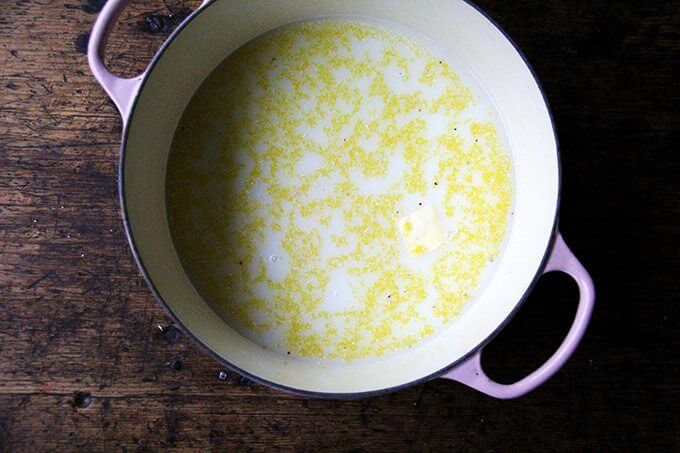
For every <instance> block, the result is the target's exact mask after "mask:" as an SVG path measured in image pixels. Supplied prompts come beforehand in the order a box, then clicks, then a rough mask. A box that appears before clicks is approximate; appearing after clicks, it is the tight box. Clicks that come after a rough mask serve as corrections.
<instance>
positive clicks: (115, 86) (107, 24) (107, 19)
mask: <svg viewBox="0 0 680 453" xmlns="http://www.w3.org/2000/svg"><path fill="white" fill-rule="evenodd" d="M126 4H127V0H109V1H107V2H106V4H105V5H104V7H103V8H102V11H101V12H100V13H99V16H98V17H97V20H96V21H95V23H94V27H92V33H90V41H89V43H88V45H87V61H88V63H89V64H90V70H91V71H92V74H94V77H95V78H96V79H97V81H98V82H99V84H100V85H101V86H102V87H103V88H104V90H105V91H106V93H107V94H108V95H109V96H110V97H111V99H112V100H113V103H114V104H116V107H118V111H119V112H120V115H121V116H122V117H123V123H125V122H126V121H127V118H128V115H129V113H130V107H131V106H132V99H133V98H134V97H135V94H137V90H138V89H139V86H140V85H141V84H142V80H143V79H144V75H145V73H146V71H144V72H143V73H141V74H140V75H138V76H137V77H132V78H130V79H125V78H122V77H118V76H116V75H114V74H113V73H111V71H109V70H108V69H107V68H106V65H105V64H104V49H105V48H106V42H107V41H108V40H109V35H110V34H111V30H113V26H114V24H115V23H116V19H118V16H120V13H121V12H122V11H123V8H125V5H126Z"/></svg>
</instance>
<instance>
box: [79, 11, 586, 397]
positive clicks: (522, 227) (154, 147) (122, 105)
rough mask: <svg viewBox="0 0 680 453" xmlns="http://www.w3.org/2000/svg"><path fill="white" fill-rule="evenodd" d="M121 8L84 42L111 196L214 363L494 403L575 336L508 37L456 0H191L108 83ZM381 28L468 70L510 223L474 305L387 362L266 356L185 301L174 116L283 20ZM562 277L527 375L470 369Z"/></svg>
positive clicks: (521, 64)
mask: <svg viewBox="0 0 680 453" xmlns="http://www.w3.org/2000/svg"><path fill="white" fill-rule="evenodd" d="M125 3H126V1H125V0H109V1H108V3H107V4H106V5H105V6H104V8H103V10H102V12H101V14H100V16H99V17H98V19H97V21H96V23H95V25H94V29H93V31H92V35H91V37H90V42H89V48H88V58H89V63H90V67H91V69H92V72H93V73H94V75H95V77H96V78H97V80H98V81H99V83H101V85H102V86H103V87H104V89H105V90H106V92H107V93H108V94H109V96H111V98H112V99H113V101H114V102H115V104H116V106H117V107H118V109H119V110H120V113H121V116H122V119H123V124H124V132H123V140H122V151H121V165H120V183H119V184H120V185H119V187H120V199H121V204H122V208H123V215H124V221H125V227H126V231H127V234H128V238H129V240H130V244H131V246H132V250H133V253H134V256H135V258H136V260H137V262H138V264H139V266H140V268H141V270H142V273H143V274H144V276H145V278H146V280H147V282H148V284H149V286H150V287H151V289H152V291H153V292H154V294H155V296H156V298H157V299H158V300H159V301H160V302H161V304H162V305H163V306H164V307H165V308H166V309H167V311H168V312H169V314H170V315H171V316H172V317H173V318H174V319H175V320H176V322H177V323H178V324H179V325H181V326H183V328H184V330H185V331H186V332H187V334H189V335H190V336H191V337H192V338H194V340H196V342H198V343H199V344H200V345H202V346H203V347H204V348H205V349H206V350H208V351H209V352H211V353H212V354H213V355H214V356H215V357H216V358H217V359H218V360H219V361H220V362H222V363H224V364H225V365H227V366H228V367H230V368H232V369H234V370H236V371H238V372H240V373H241V374H243V375H245V376H247V377H249V378H252V379H254V380H256V381H259V382H263V383H265V384H268V385H271V386H273V387H276V388H280V389H284V390H288V391H294V392H299V393H303V394H306V395H317V396H331V397H355V396H363V395H373V394H379V393H383V392H387V391H390V390H396V389H399V388H403V387H406V386H409V385H414V384H416V383H419V382H423V381H425V380H428V379H433V378H437V377H443V378H448V379H453V380H456V381H459V382H462V383H464V384H466V385H468V386H470V387H472V388H474V389H476V390H479V391H480V392H483V393H486V394H488V395H491V396H494V397H497V398H514V397H518V396H521V395H523V394H525V393H527V392H529V391H531V390H533V389H535V388H537V387H538V386H540V385H541V384H542V383H544V382H545V381H546V380H547V379H549V378H550V377H551V376H552V375H553V374H554V373H555V372H557V370H558V369H559V368H560V367H561V366H562V365H563V364H564V363H565V361H566V360H567V359H568V358H569V356H570V355H571V354H572V352H573V351H574V349H575V348H576V346H577V345H578V343H579V341H580V340H581V337H582V336H583V333H584V331H585V330H586V326H587V324H588V321H589V319H590V315H591V312H592V309H593V303H594V296H595V293H594V288H593V283H592V280H591V278H590V276H589V275H588V273H587V272H586V270H585V269H584V268H583V266H581V264H580V263H579V261H578V260H577V259H576V257H575V256H574V255H573V254H572V253H571V251H570V250H569V248H568V247H567V245H566V244H565V243H564V241H563V239H562V237H561V236H560V234H559V232H558V231H557V214H558V205H559V198H560V167H559V155H558V146H557V139H556V136H555V130H554V127H553V123H552V120H551V116H550V112H549V110H548V106H547V104H546V101H545V99H544V96H543V93H542V91H541V88H540V87H539V84H538V82H537V80H536V78H535V77H534V74H533V73H532V71H531V69H530V67H529V66H528V64H527V62H526V61H525V60H524V58H523V57H522V55H521V53H520V52H519V50H518V49H517V48H516V47H515V46H514V45H513V44H512V42H511V41H510V40H509V39H508V37H507V36H506V35H505V34H504V33H503V32H502V31H501V30H500V29H499V28H498V27H497V26H496V25H495V24H494V23H493V22H492V21H491V20H490V19H489V18H488V17H486V16H485V15H484V14H483V13H481V12H480V11H479V10H478V9H476V8H475V7H474V6H472V5H470V4H469V3H467V2H465V1H463V0H417V1H416V0H390V1H388V0H326V1H310V0H285V1H284V0H249V1H247V2H245V1H239V0H215V1H213V2H204V3H203V4H202V5H201V6H200V7H199V8H198V10H197V11H195V12H194V13H193V14H192V15H191V16H189V17H188V18H187V19H186V20H185V21H184V22H183V23H182V24H181V25H180V26H179V27H178V29H177V30H176V31H175V32H174V33H173V34H172V36H171V37H170V38H169V39H168V40H167V42H166V43H165V44H164V45H163V46H162V48H161V49H160V51H159V52H158V53H157V54H156V56H155V57H154V58H153V60H152V62H151V64H150V65H149V67H148V68H147V70H146V71H145V72H144V73H143V74H142V75H140V76H138V77H134V78H131V79H122V78H119V77H116V76H114V75H113V74H111V73H110V72H109V71H108V70H107V69H106V67H105V66H104V63H103V58H102V56H103V54H104V47H105V44H106V40H107V37H108V34H109V32H110V30H111V29H112V27H113V24H114V22H115V19H116V18H117V16H118V14H119V13H120V11H121V10H122V8H123V7H124V5H125ZM327 16H345V17H346V16H351V17H355V18H359V19H361V18H368V19H377V20H382V21H390V22H393V23H397V24H400V25H402V26H404V27H407V28H410V29H412V30H414V31H415V32H417V33H421V34H422V35H425V36H427V37H429V38H430V39H433V40H434V42H436V43H438V44H440V45H441V46H442V47H443V48H444V49H447V50H448V51H450V52H452V53H453V54H455V56H456V57H457V58H458V59H459V60H460V61H462V63H463V64H465V65H466V66H467V68H469V70H470V71H471V73H472V74H473V75H474V76H475V77H476V78H477V80H478V81H479V82H480V84H481V86H482V87H483V88H484V89H485V90H486V91H487V93H488V95H489V96H490V98H491V100H492V101H493V103H494V105H495V106H496V108H497V110H498V113H499V116H500V118H501V120H502V123H503V125H504V127H505V132H506V134H507V137H508V138H509V142H510V144H511V154H512V160H513V166H514V171H515V208H514V213H515V214H514V220H513V225H512V227H511V230H510V232H509V233H508V234H509V238H508V240H507V245H506V248H505V250H504V252H503V255H502V257H501V260H500V261H501V262H500V263H499V265H498V268H497V270H496V271H495V273H494V275H493V277H492V278H491V279H490V281H489V283H488V284H487V287H486V288H484V291H482V292H481V295H480V296H479V297H478V298H477V300H474V301H471V302H470V306H469V308H468V309H467V310H466V311H465V312H464V313H463V314H462V315H461V316H460V318H459V319H458V320H456V321H455V322H454V323H453V324H452V325H450V326H449V327H448V328H446V329H445V330H444V331H443V332H441V333H439V334H438V335H437V336H436V337H435V338H433V339H432V340H430V341H427V342H424V343H423V344H422V345H419V346H416V347H414V348H413V349H410V350H409V351H407V352H404V353H401V354H398V355H396V356H393V357H388V358H383V359H376V360H373V361H370V362H360V363H352V362H349V363H346V364H343V365H332V366H331V365H328V366H325V365H318V364H316V363H314V362H311V361H300V360H296V359H294V358H291V357H290V356H288V357H286V356H285V355H280V354H278V353H275V352H272V351H269V350H266V349H264V348H262V347H260V346H258V345H256V344H254V343H252V342H250V341H248V340H246V339H245V338H244V337H242V336H241V335H240V334H238V333H237V332H236V331H234V330H233V329H232V328H231V327H229V325H227V324H226V323H225V322H224V321H223V320H222V319H221V318H220V317H218V316H217V315H216V314H215V313H214V312H213V311H212V310H211V309H210V308H209V306H208V305H207V304H206V303H205V301H204V300H203V299H202V298H201V297H200V296H199V294H198V292H197V291H196V290H195V289H194V287H193V285H192V283H191V281H190V280H189V278H188V277H187V275H186V273H185V272H184V270H183V268H182V265H181V264H180V261H179V258H178V256H177V254H176V252H175V249H174V247H173V242H172V240H171V237H170V231H169V228H168V221H167V217H166V207H165V206H166V205H165V167H166V162H167V158H168V153H169V150H170V144H171V141H172V138H173V135H174V132H175V129H176V126H177V124H178V121H179V119H180V117H181V115H182V112H183V111H184V108H185V107H186V105H187V104H188V103H189V100H190V99H191V97H192V95H193V93H194V92H195V90H196V89H197V87H198V86H199V85H200V84H201V82H202V81H203V80H204V79H205V77H206V76H207V75H208V74H209V73H210V72H211V70H212V69H213V68H214V67H215V66H217V65H218V64H219V63H220V62H221V61H222V60H223V59H224V58H225V57H226V56H228V55H229V54H230V53H232V52H233V51H234V50H236V49H237V48H238V47H240V46H241V45H242V44H244V43H246V42H248V41H250V40H251V39H253V38H255V37H256V36H258V35H260V34H262V33H265V32H267V31H269V30H272V29H274V28H276V27H279V26H281V25H285V24H288V23H291V22H295V21H300V20H306V19H312V18H318V17H327ZM551 271H562V272H565V273H567V274H569V275H570V276H571V277H573V278H574V280H575V281H576V283H577V284H578V287H579V290H580V299H579V305H578V310H577V312H576V317H575V319H574V322H573V325H572V327H571V329H570V330H569V333H568V334H567V336H566V338H565V339H564V341H563V343H562V345H561V346H560V347H559V349H558V350H557V351H556V352H555V353H554V354H553V356H552V357H551V358H550V359H549V360H548V361H547V362H546V363H545V364H544V365H543V366H541V367H540V368H539V369H538V370H536V371H534V372H533V373H531V374H530V375H529V376H527V377H525V378H524V379H522V380H520V381H519V382H516V383H514V384H511V385H502V384H498V383H496V382H494V381H492V380H491V379H489V378H488V377H487V376H486V375H485V374H484V371H483V370H482V368H481V364H480V357H481V353H482V348H483V346H484V345H485V344H486V343H487V342H488V341H489V340H490V339H491V338H492V337H493V336H494V335H495V334H496V333H498V332H499V331H500V329H501V328H502V327H503V326H504V325H505V324H506V323H507V322H508V321H509V319H510V318H511V317H512V316H513V314H514V313H515V312H516V311H517V310H518V308H519V307H520V305H521V303H522V301H523V300H524V299H525V298H526V296H527V294H528V292H529V291H530V290H531V289H532V287H533V285H534V284H535V282H536V281H537V279H538V278H539V277H540V276H541V275H542V274H544V273H546V272H551Z"/></svg>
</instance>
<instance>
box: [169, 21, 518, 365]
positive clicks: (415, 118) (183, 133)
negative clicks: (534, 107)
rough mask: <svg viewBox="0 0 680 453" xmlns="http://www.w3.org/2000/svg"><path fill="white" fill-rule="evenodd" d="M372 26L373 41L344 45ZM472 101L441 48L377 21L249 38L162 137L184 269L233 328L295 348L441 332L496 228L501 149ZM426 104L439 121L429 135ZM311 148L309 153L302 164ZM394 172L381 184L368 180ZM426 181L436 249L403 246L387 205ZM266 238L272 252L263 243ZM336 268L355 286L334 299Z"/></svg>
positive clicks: (506, 196) (492, 250) (389, 346)
mask: <svg viewBox="0 0 680 453" xmlns="http://www.w3.org/2000/svg"><path fill="white" fill-rule="evenodd" d="M368 42H379V43H381V44H380V45H379V46H378V47H376V48H377V49H379V51H378V54H377V55H371V53H370V52H369V51H368V50H367V51H364V52H360V51H359V52H357V51H355V50H354V49H355V48H356V46H357V43H358V44H361V43H368ZM359 48H361V47H359ZM386 68H390V69H389V70H390V71H391V72H389V75H388V72H387V69H386ZM407 82H408V83H412V82H415V83H412V84H411V85H410V88H409V89H395V88H394V87H395V85H394V84H395V83H396V84H398V83H404V84H406V83H407ZM404 86H406V85H404ZM437 86H439V87H440V90H439V92H438V94H437V96H434V97H431V96H428V95H427V92H428V90H430V89H435V88H436V87H437ZM442 87H443V88H442ZM475 102H476V97H475V96H474V94H473V93H472V92H471V91H470V90H469V89H468V88H467V87H466V86H465V85H464V84H463V83H462V82H461V80H460V79H459V77H458V75H457V74H456V73H455V71H454V70H453V69H452V68H451V67H450V66H449V64H447V63H446V62H445V61H442V60H441V59H439V58H437V57H435V56H434V55H433V54H431V53H430V52H429V51H428V50H427V49H426V48H425V47H424V46H422V45H421V44H419V43H417V42H416V41H413V40H411V39H409V38H406V37H405V36H402V35H399V34H395V33H392V32H390V31H387V30H386V29H383V28H381V27H378V26H374V25H368V24H360V23H348V22H340V21H333V20H323V21H316V22H308V23H303V24H297V25H293V26H289V27H287V28H284V29H282V30H280V31H278V32H275V33H272V34H269V35H266V36H263V37H260V38H258V39H256V40H255V41H253V42H251V43H249V44H247V45H246V46H244V47H242V48H241V49H239V50H238V51H237V52H235V53H234V54H233V55H231V56H230V57H229V58H227V60H225V62H224V63H223V64H221V65H220V66H219V67H218V68H217V69H216V70H215V71H214V72H213V73H212V74H211V75H210V76H209V78H208V79H207V80H206V82H204V84H203V85H202V86H201V88H200V89H199V90H198V92H197V93H196V94H195V96H194V98H193V99H192V101H191V103H190V104H189V106H188V107H187V109H186V111H185V113H184V115H183V117H182V120H181V122H180V125H179V127H178V129H177V134H176V136H175V138H174V141H173V144H172V152H171V155H170V160H169V164H168V173H167V206H168V216H169V222H170V228H171V233H172V236H173V240H174V242H175V246H176V249H177V252H178V255H179V256H180V258H181V260H182V263H183V265H184V267H185V269H186V270H187V272H188V274H189V275H190V276H191V278H192V281H193V283H194V284H195V286H196V287H197V289H198V290H199V291H200V292H201V294H202V295H203V296H204V297H205V298H206V299H207V300H208V301H209V303H210V304H211V306H213V308H214V309H215V310H216V312H217V313H218V314H220V315H222V316H224V317H226V318H228V322H229V323H230V324H232V326H233V327H235V328H236V329H238V330H239V331H241V332H242V333H244V335H246V336H248V337H249V338H252V339H255V340H256V341H260V342H261V343H263V344H265V345H266V346H271V347H272V348H275V349H280V350H286V351H289V352H290V353H291V354H293V355H298V356H302V357H309V358H314V359H322V358H324V359H342V360H355V359H361V358H366V357H375V356H381V355H384V354H390V353H394V352H397V351H399V350H401V349H404V348H408V347H412V346H414V345H415V344H417V343H418V342H420V341H422V340H423V339H425V338H427V337H430V336H432V335H434V334H435V333H436V332H437V331H438V330H440V329H441V328H443V327H444V326H445V325H446V324H447V323H449V322H451V321H453V320H454V319H455V318H456V316H457V315H458V314H459V313H460V311H461V310H462V308H463V307H464V305H465V303H466V302H467V301H468V300H469V299H470V297H471V295H472V294H473V293H474V292H475V290H476V289H477V287H478V285H479V281H480V278H481V276H482V273H483V271H484V269H485V268H486V266H487V265H488V263H489V261H490V260H492V259H493V258H494V257H495V256H497V255H498V253H499V251H500V244H501V242H502V240H503V238H504V236H505V233H506V230H507V223H508V222H507V219H508V212H509V208H510V204H511V197H512V182H511V177H510V173H511V168H510V161H509V159H508V157H507V156H506V154H505V153H504V152H503V149H502V146H501V143H500V140H499V138H498V134H497V131H496V128H495V126H494V124H493V123H492V122H491V121H488V120H487V121H471V120H466V119H463V118H464V117H465V116H464V112H465V110H466V109H467V108H468V107H471V106H473V105H474V104H475ZM367 105H376V106H379V108H377V107H376V108H375V109H368V110H366V106H367ZM435 114H439V115H441V114H445V115H446V117H447V118H448V125H447V127H446V128H445V130H444V131H443V132H440V133H439V134H437V135H436V136H431V135H428V132H427V131H428V118H431V116H432V115H435ZM463 132H466V133H467V136H468V138H466V135H465V134H463ZM319 137H324V139H320V138H319ZM469 137H472V139H470V138H469ZM369 144H370V145H369ZM310 155H313V156H315V158H316V159H317V160H318V161H319V162H320V165H318V166H317V168H313V169H312V170H310V171H309V172H308V173H306V174H301V173H300V166H301V165H302V164H303V163H304V162H306V160H305V159H306V158H307V157H308V156H310ZM395 156H398V157H399V158H400V159H401V162H403V165H404V168H403V169H402V170H403V171H401V172H400V174H399V175H398V177H396V178H394V177H393V176H394V175H392V176H390V174H389V171H388V170H389V168H390V162H392V159H394V158H395ZM431 162H435V165H434V167H433V168H434V175H432V174H431V173H428V172H426V171H425V167H426V166H427V165H428V163H431ZM390 177H392V178H393V179H392V180H390V181H391V182H390V184H389V187H387V188H386V189H383V190H380V191H378V192H377V193H368V192H367V191H366V190H364V188H363V187H362V180H371V179H375V180H383V179H385V180H386V178H390ZM432 177H434V181H433V180H432ZM381 178H383V179H381ZM434 187H436V190H437V191H438V193H440V195H441V200H442V202H441V203H440V205H439V206H437V207H436V208H437V210H438V212H439V215H440V216H441V217H442V218H443V221H445V222H446V221H448V220H451V219H454V218H456V219H458V220H457V222H456V224H455V225H456V227H455V228H454V229H453V230H452V231H450V232H449V233H450V234H449V235H447V240H446V242H445V243H444V244H443V245H442V246H441V247H439V249H438V250H437V252H436V254H433V253H434V252H427V253H426V250H424V249H423V250H420V249H416V250H413V253H411V252H409V251H408V250H406V249H405V247H404V245H403V244H402V242H401V238H400V233H399V230H398V228H397V223H398V219H399V218H402V217H403V216H404V215H407V214H408V212H405V211H404V209H406V208H404V206H405V204H406V203H407V202H406V201H405V200H407V198H408V197H412V196H413V195H416V196H419V197H426V196H429V195H430V194H431V193H432V191H433V188H434ZM400 209H401V210H402V212H399V210H400ZM408 209H411V210H415V209H417V206H411V207H410V208H408ZM338 225H339V226H338ZM333 228H335V230H332V229H333ZM338 228H339V230H338ZM329 232H330V233H329ZM270 243H271V244H273V245H272V247H273V249H275V250H278V252H276V253H280V254H281V256H280V257H278V256H272V257H270V256H267V254H265V253H264V252H263V250H265V248H266V247H265V245H266V244H270ZM263 244H264V245H263ZM329 250H330V251H329ZM409 256H410V258H409ZM275 258H276V259H275ZM408 259H415V260H426V259H430V260H431V262H429V264H427V265H423V266H424V268H423V267H421V268H418V267H417V266H416V267H414V266H413V265H410V264H408V263H407V261H408ZM277 266H282V267H277ZM277 269H278V270H277ZM281 269H283V271H281ZM340 271H342V272H344V273H343V274H334V272H340ZM277 272H278V273H277ZM337 275H344V276H345V277H344V278H345V279H346V280H347V282H345V283H346V284H347V285H346V286H348V287H349V289H348V290H347V291H346V292H345V293H344V294H342V295H341V296H338V298H336V299H338V300H343V301H344V302H345V303H344V304H340V305H338V304H335V305H334V303H330V304H329V303H327V301H328V300H331V299H332V298H331V299H329V292H330V289H329V288H330V287H331V286H330V285H331V281H332V280H333V278H335V277H334V276H336V277H337ZM333 300H335V299H333Z"/></svg>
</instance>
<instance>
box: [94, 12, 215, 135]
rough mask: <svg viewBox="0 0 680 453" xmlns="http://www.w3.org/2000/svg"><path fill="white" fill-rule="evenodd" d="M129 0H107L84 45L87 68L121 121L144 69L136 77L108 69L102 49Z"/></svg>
mask: <svg viewBox="0 0 680 453" xmlns="http://www.w3.org/2000/svg"><path fill="white" fill-rule="evenodd" d="M210 1H212V0H203V2H202V3H201V5H200V6H199V7H198V9H201V8H203V7H204V6H205V5H206V4H208V3H210ZM127 3H128V0H108V1H107V2H106V4H105V5H104V7H103V8H102V10H101V12H100V13H99V16H97V20H96V21H95V23H94V27H92V33H90V40H89V42H88V45H87V61H88V63H89V65H90V70H91V71H92V74H94V77H95V78H96V79H97V81H98V82H99V84H100V85H101V86H102V87H103V88H104V90H105V91H106V93H107V94H108V95H109V97H111V99H112V100H113V102H114V104H116V107H117V108H118V111H119V112H120V115H121V117H122V118H123V123H125V122H126V121H127V118H128V116H129V114H130V108H131V107H132V99H134V97H135V95H136V94H137V91H138V90H139V87H140V86H141V84H142V80H143V79H144V76H145V75H146V70H145V71H144V72H142V73H141V74H140V75H138V76H136V77H131V78H129V79H126V78H123V77H118V76H116V75H114V74H113V73H111V71H109V70H108V69H107V68H106V65H105V64H104V49H105V48H106V43H107V41H108V39H109V35H110V34H111V30H113V26H114V24H115V23H116V19H118V16H120V13H121V12H122V11H123V9H124V8H125V5H126V4H127Z"/></svg>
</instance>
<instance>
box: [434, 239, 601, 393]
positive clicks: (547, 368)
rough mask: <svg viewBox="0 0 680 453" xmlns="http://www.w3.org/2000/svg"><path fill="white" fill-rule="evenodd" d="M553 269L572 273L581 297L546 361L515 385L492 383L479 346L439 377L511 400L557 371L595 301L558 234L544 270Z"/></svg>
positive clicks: (587, 277) (592, 290) (580, 268)
mask: <svg viewBox="0 0 680 453" xmlns="http://www.w3.org/2000/svg"><path fill="white" fill-rule="evenodd" d="M553 271H559V272H564V273H566V274H568V275H569V276H571V277H572V278H573V279H574V280H575V281H576V283H577V284H578V288H579V293H580V298H579V304H578V309H577V311H576V317H575V318H574V322H573V323H572V325H571V328H570V329H569V332H568V333H567V336H566V337H565V338H564V341H563V342H562V344H561V345H560V347H559V348H558V349H557V351H556V352H555V353H554V354H553V355H552V357H550V358H549V359H548V361H547V362H545V363H544V364H543V365H542V366H541V367H540V368H539V369H537V370H536V371H534V372H533V373H531V374H530V375H529V376H527V377H525V378H524V379H522V380H520V381H518V382H515V383H514V384H509V385H504V384H499V383H497V382H494V381H493V380H492V379H491V378H489V377H488V376H487V375H486V374H485V373H484V370H483V369H482V363H481V358H482V351H483V349H480V350H479V351H477V352H476V353H475V354H473V355H472V356H471V357H470V358H468V359H467V360H465V361H464V362H463V363H461V364H460V365H458V366H456V367H455V368H454V369H452V370H451V371H449V372H448V373H446V374H444V375H443V376H442V377H443V378H446V379H452V380H454V381H458V382H461V383H463V384H465V385H467V386H468V387H471V388H473V389H475V390H477V391H479V392H482V393H485V394H487V395H490V396H493V397H495V398H501V399H510V398H517V397H520V396H522V395H526V394H527V393H529V392H531V391H532V390H535V389H536V388H538V387H539V386H541V385H542V384H543V383H545V382H546V381H547V380H548V379H550V378H551V377H552V376H553V375H554V374H555V373H557V371H558V370H559V369H560V368H562V366H563V365H564V364H565V362H566V361H567V360H568V359H569V357H570V356H571V355H572V354H573V352H574V350H575V349H576V347H577V346H578V344H579V343H580V342H581V338H582V337H583V334H584V333H585V331H586V328H587V327H588V322H589V321H590V316H591V314H592V312H593V306H594V304H595V286H594V285H593V281H592V279H591V278H590V275H589V274H588V272H587V271H586V270H585V269H584V267H583V266H582V265H581V263H580V262H579V261H578V259H576V256H574V254H573V253H572V252H571V250H569V247H567V244H566V243H565V242H564V239H562V235H561V234H559V233H558V235H557V238H556V240H555V245H554V246H553V250H552V254H551V255H550V259H549V260H548V264H547V265H546V267H545V269H544V271H543V273H544V274H546V273H548V272H553Z"/></svg>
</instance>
